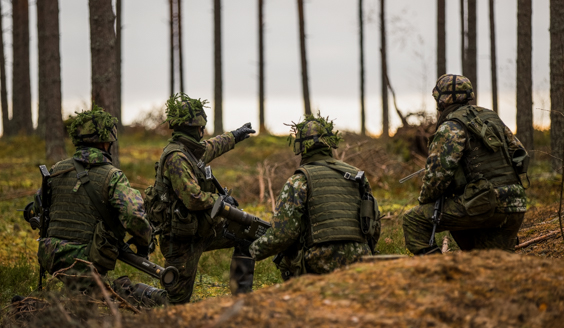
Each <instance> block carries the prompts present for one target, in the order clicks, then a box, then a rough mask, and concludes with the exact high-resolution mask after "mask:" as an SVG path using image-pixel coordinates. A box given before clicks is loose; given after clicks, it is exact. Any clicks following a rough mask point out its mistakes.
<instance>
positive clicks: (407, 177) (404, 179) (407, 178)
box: [399, 168, 425, 183]
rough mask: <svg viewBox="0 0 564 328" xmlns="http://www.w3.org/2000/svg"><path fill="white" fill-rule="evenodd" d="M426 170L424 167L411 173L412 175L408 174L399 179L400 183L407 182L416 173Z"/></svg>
mask: <svg viewBox="0 0 564 328" xmlns="http://www.w3.org/2000/svg"><path fill="white" fill-rule="evenodd" d="M424 171H425V168H422V169H421V170H419V171H417V172H414V173H411V174H410V175H408V176H406V177H405V178H402V179H400V180H399V183H404V182H406V181H407V180H409V179H411V178H413V177H415V176H416V175H419V174H420V173H421V172H424Z"/></svg>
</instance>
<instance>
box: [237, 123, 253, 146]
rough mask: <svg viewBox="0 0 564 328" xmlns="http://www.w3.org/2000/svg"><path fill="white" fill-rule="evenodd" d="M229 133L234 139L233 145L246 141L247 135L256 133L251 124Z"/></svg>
mask: <svg viewBox="0 0 564 328" xmlns="http://www.w3.org/2000/svg"><path fill="white" fill-rule="evenodd" d="M231 133H233V137H235V143H238V142H241V141H243V140H245V139H247V138H248V137H249V134H251V133H256V131H255V130H253V128H252V127H251V123H246V124H244V125H243V126H242V127H240V128H238V129H237V130H233V131H231Z"/></svg>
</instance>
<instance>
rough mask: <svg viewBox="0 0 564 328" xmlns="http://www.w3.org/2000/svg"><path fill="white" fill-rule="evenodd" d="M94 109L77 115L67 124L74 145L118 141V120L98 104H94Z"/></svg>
mask: <svg viewBox="0 0 564 328" xmlns="http://www.w3.org/2000/svg"><path fill="white" fill-rule="evenodd" d="M92 107H93V108H92V110H87V111H83V112H80V113H76V115H75V116H74V117H73V116H71V117H70V118H69V119H68V121H67V122H66V125H68V132H69V135H70V137H71V139H72V143H73V144H75V145H78V144H80V143H95V142H114V141H117V126H116V125H117V123H118V119H117V118H116V117H113V116H112V115H111V114H110V113H107V112H105V111H104V109H102V108H100V107H98V106H96V104H93V105H92Z"/></svg>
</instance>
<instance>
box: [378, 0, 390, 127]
mask: <svg viewBox="0 0 564 328" xmlns="http://www.w3.org/2000/svg"><path fill="white" fill-rule="evenodd" d="M385 8H386V3H385V1H384V0H380V56H381V59H382V60H381V64H382V76H381V81H382V136H383V137H385V138H388V137H389V136H390V115H389V113H388V80H387V78H386V77H387V76H388V63H387V59H386V10H385Z"/></svg>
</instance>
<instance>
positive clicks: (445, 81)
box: [433, 74, 474, 111]
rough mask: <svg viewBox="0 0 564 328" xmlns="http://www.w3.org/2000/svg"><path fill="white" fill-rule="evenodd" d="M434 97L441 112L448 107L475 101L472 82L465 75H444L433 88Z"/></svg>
mask: <svg viewBox="0 0 564 328" xmlns="http://www.w3.org/2000/svg"><path fill="white" fill-rule="evenodd" d="M433 97H434V98H435V100H436V101H437V108H438V109H439V110H440V111H442V110H443V109H445V108H446V107H447V106H448V105H452V104H464V103H466V102H468V101H470V100H472V99H474V90H473V89H472V82H470V79H468V78H467V77H466V76H463V75H455V74H443V75H442V76H441V77H439V79H438V80H437V84H436V85H435V87H434V88H433Z"/></svg>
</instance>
